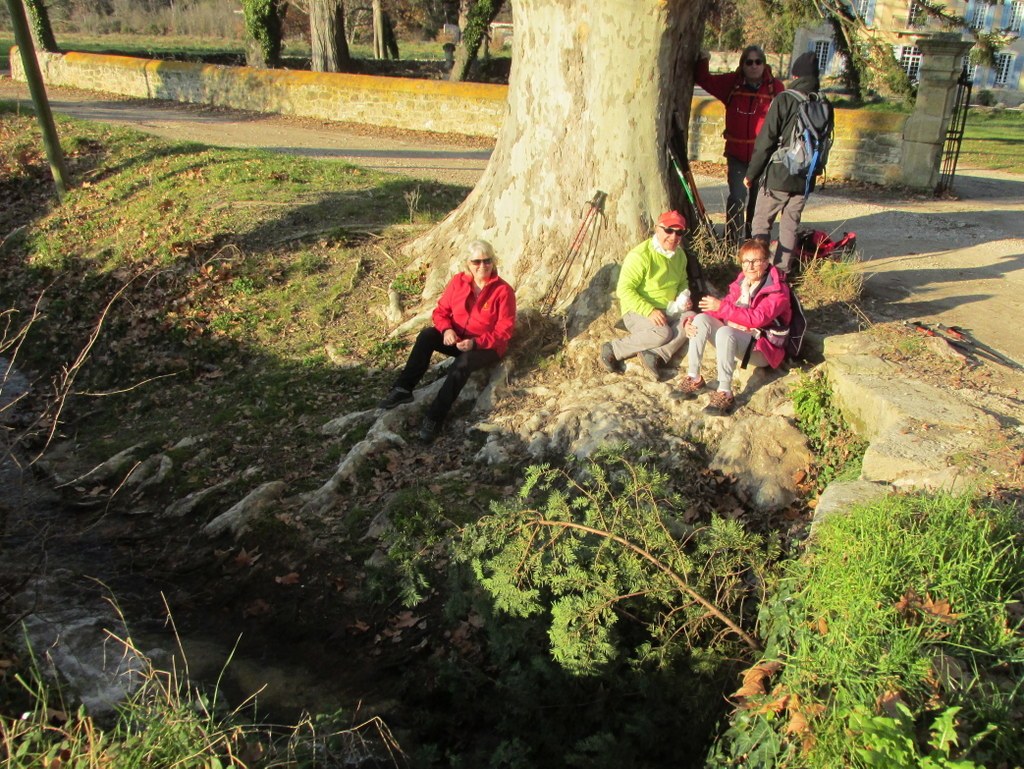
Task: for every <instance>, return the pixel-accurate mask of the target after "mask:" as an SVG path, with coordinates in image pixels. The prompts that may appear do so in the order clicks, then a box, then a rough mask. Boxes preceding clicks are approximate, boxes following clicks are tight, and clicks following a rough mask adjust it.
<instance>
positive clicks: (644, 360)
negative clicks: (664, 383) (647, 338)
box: [637, 350, 661, 382]
mask: <svg viewBox="0 0 1024 769" xmlns="http://www.w3.org/2000/svg"><path fill="white" fill-rule="evenodd" d="M637 357H639V358H640V363H641V364H642V365H643V367H644V371H646V372H647V373H648V374H650V376H651V379H653V380H654V381H655V382H660V381H661V358H659V357H658V356H657V355H655V354H654V353H653V352H651V351H650V350H644V351H643V352H642V353H640V355H638V356H637Z"/></svg>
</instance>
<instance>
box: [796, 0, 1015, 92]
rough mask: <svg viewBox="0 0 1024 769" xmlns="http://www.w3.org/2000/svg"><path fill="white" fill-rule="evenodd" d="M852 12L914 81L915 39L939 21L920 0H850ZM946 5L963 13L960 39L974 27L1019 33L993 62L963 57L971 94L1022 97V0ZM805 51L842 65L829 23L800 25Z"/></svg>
mask: <svg viewBox="0 0 1024 769" xmlns="http://www.w3.org/2000/svg"><path fill="white" fill-rule="evenodd" d="M848 1H849V2H851V4H852V7H853V11H854V12H855V13H856V14H857V15H858V16H859V17H860V18H861V19H863V20H864V22H865V24H866V25H867V26H868V28H869V29H870V30H871V31H872V32H873V33H874V34H875V35H877V36H878V37H879V38H881V39H884V40H886V41H888V42H889V43H890V44H891V45H892V47H893V53H895V55H896V60H897V61H898V62H899V63H900V65H901V66H902V67H903V69H904V71H906V73H907V74H908V75H909V76H910V79H911V81H913V82H917V79H918V76H919V73H920V71H921V63H922V53H921V47H920V45H919V44H918V43H919V40H920V39H921V38H922V37H923V36H927V35H930V34H932V33H934V32H937V31H939V26H938V24H937V23H936V22H935V21H934V20H932V19H930V18H929V17H928V16H927V15H926V14H925V13H924V11H923V10H922V9H921V6H920V3H919V2H918V0H848ZM946 9H947V10H948V11H949V12H951V13H954V14H958V15H961V16H963V17H964V19H966V21H967V27H968V28H967V29H964V30H963V31H962V34H961V36H962V38H963V39H964V40H968V41H969V40H972V39H973V38H972V35H971V32H972V30H976V31H980V32H993V31H999V30H1005V31H1006V32H1008V33H1010V34H1011V35H1017V38H1016V39H1015V40H1013V42H1012V43H1010V44H1009V45H1007V46H1006V47H1005V48H1003V49H1002V50H1000V51H999V53H997V54H996V60H995V63H994V65H993V66H991V67H989V66H974V65H972V64H971V63H970V61H968V62H967V66H968V74H969V76H970V77H971V78H972V82H973V84H974V93H975V94H977V93H978V92H979V91H981V90H982V89H986V90H989V91H992V93H993V94H994V96H995V98H996V101H998V102H1002V103H1004V104H1006V105H1007V106H1011V107H1015V106H1019V105H1020V104H1021V102H1024V92H1022V85H1024V40H1022V39H1021V30H1022V28H1024V0H994V1H991V0H949V2H947V4H946ZM803 51H814V52H815V53H816V54H817V56H818V64H819V66H820V67H821V71H822V73H824V74H826V75H836V74H838V73H840V72H842V69H843V67H844V66H845V61H844V60H843V57H842V56H840V55H838V54H837V52H836V45H835V41H834V40H833V38H832V29H831V27H830V26H829V25H828V24H821V25H819V26H817V27H813V28H804V29H801V30H799V31H798V32H797V34H796V37H795V39H794V41H793V54H794V56H795V55H797V54H799V53H802V52H803Z"/></svg>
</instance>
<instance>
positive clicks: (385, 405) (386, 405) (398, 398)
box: [377, 387, 412, 409]
mask: <svg viewBox="0 0 1024 769" xmlns="http://www.w3.org/2000/svg"><path fill="white" fill-rule="evenodd" d="M402 403H412V393H411V392H409V391H408V390H405V389H403V388H401V387H392V388H391V392H389V393H388V394H387V395H385V396H384V400H382V401H381V402H380V403H378V404H377V408H379V409H393V408H394V407H395V406H398V405H400V404H402Z"/></svg>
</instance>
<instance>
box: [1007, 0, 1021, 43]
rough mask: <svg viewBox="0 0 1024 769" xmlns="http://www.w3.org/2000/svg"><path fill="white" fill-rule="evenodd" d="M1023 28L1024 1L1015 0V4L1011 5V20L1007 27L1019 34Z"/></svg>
mask: <svg viewBox="0 0 1024 769" xmlns="http://www.w3.org/2000/svg"><path fill="white" fill-rule="evenodd" d="M1022 28H1024V2H1022V0H1015V2H1014V3H1013V5H1011V6H1010V20H1009V22H1008V23H1007V25H1006V29H1007V30H1009V31H1010V32H1016V33H1017V34H1018V35H1019V34H1020V33H1021V29H1022Z"/></svg>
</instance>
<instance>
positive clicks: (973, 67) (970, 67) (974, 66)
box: [964, 57, 978, 83]
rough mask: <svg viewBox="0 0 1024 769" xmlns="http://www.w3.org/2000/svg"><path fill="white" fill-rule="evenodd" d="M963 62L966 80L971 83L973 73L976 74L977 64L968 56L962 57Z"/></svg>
mask: <svg viewBox="0 0 1024 769" xmlns="http://www.w3.org/2000/svg"><path fill="white" fill-rule="evenodd" d="M964 64H966V65H967V82H968V83H973V82H974V77H975V75H977V74H978V65H977V64H975V63H974V62H973V61H971V59H970V57H966V58H965V59H964Z"/></svg>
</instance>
